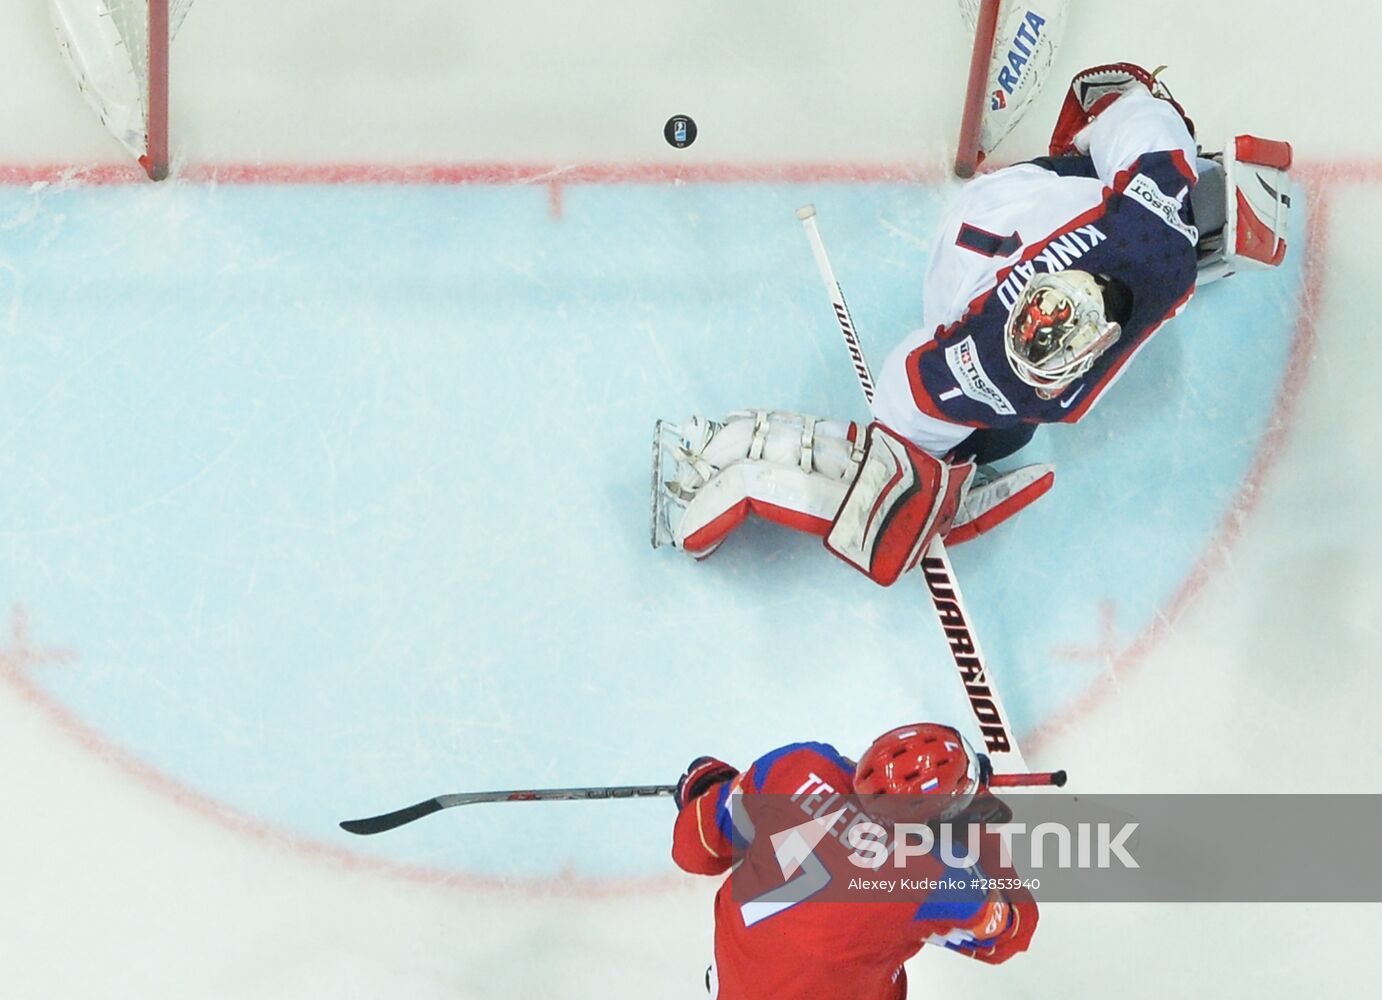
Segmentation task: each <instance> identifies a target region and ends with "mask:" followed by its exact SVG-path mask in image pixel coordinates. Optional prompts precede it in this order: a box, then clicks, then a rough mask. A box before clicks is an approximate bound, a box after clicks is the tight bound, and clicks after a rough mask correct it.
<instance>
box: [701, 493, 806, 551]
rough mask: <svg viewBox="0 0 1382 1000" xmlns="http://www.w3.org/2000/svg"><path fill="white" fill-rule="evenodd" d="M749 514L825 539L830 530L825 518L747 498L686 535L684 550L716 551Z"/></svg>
mask: <svg viewBox="0 0 1382 1000" xmlns="http://www.w3.org/2000/svg"><path fill="white" fill-rule="evenodd" d="M750 514H757V515H758V516H759V517H761V518H763V519H764V520H765V521H772V522H773V523H774V524H781V525H784V526H785V527H788V528H795V529H796V530H797V531H805V532H808V533H809V534H812V535H824V534H825V533H826V532H828V531H829V530H830V522H829V521H827V520H826V519H825V518H821V517H814V516H812V515H811V514H803V513H802V512H801V511H799V510H792V509H791V508H789V507H779V506H777V505H776V504H771V503H766V502H765V501H763V500H755V499H753V498H752V497H745V498H744V499H743V500H740V501H739V502H738V503H736V504H735V505H734V506H733V507H730V508H729V509H728V510H726V511H725V512H724V513H723V514H720V515H719V516H718V517H716V518H714V519H713V520H711V521H709V522H707V523H706V524H705V525H703V526H702V527H700V528H697V529H696V530H695V531H693V532H692V533H691V534H689V535H687V536H686V538H685V539H684V540H683V541H682V543H681V547H682V548H683V549H685V550H686V551H687V552H689V553H691V554H692V555H695V554H696V553H698V552H706V551H707V550H708V549H713V548H714V547H715V546H716V545H718V544H720V542H722V541H724V540H725V538H727V537H728V536H729V535H730V534H731V533H732V532H733V531H734V529H735V528H737V527H739V525H741V524H743V523H744V522H745V521H746V520H748V516H749V515H750ZM707 554H708V553H707Z"/></svg>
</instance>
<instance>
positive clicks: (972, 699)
mask: <svg viewBox="0 0 1382 1000" xmlns="http://www.w3.org/2000/svg"><path fill="white" fill-rule="evenodd" d="M797 218H798V219H800V220H801V224H802V225H803V226H804V227H805V229H806V236H807V239H809V240H810V241H811V251H812V253H814V254H815V257H816V267H817V268H818V269H819V270H820V273H821V280H822V281H823V282H824V283H825V290H826V294H827V295H829V296H830V304H831V306H832V307H833V308H834V311H835V320H836V322H838V323H839V324H840V332H841V333H842V334H844V338H845V347H846V348H848V350H849V356H850V359H851V360H852V361H853V362H854V374H855V377H856V378H858V380H859V388H860V389H862V390H863V391H864V398H865V399H867V400H868V401H869V403H870V404H872V403H873V375H872V374H871V373H870V372H869V366H868V362H867V361H866V360H865V358H864V350H863V347H862V346H861V345H860V344H859V334H858V333H857V332H856V331H855V329H854V321H853V319H851V318H850V315H849V307H848V306H847V305H845V297H844V293H843V292H842V291H841V290H840V283H839V282H838V281H837V280H835V272H834V269H833V268H831V266H830V258H829V257H828V256H826V252H825V242H824V241H823V240H822V239H821V233H820V229H819V228H818V227H817V225H816V206H814V205H803V206H802V207H801V208H799V209H797ZM921 571H922V578H923V579H924V580H925V582H926V589H927V590H928V591H929V592H930V594H931V603H932V604H933V605H934V606H935V609H936V617H937V618H938V619H939V621H940V626H941V629H942V631H944V632H945V638H946V644H947V645H948V646H949V647H950V656H951V658H952V659H953V660H954V661H955V668H956V669H957V670H958V671H959V672H960V683H961V684H963V685H964V689H965V695H966V696H967V697H968V698H969V707H970V710H971V711H973V713H974V718H975V721H977V722H978V724H979V732H980V733H981V734H982V735H983V738H984V749H985V750H986V751H987V752H988V754H989V756H990V757H991V758H993V760H994V761H995V762H999V761H1001V762H1003V763H1005V764H1009V766H1010V767H1011V768H1012V770H1014V771H1026V770H1027V765H1026V762H1025V761H1024V760H1023V758H1022V751H1021V750H1019V749H1018V748H1017V740H1016V739H1015V738H1014V737H1013V733H1012V726H1011V725H1010V724H1009V722H1008V713H1007V710H1006V709H1005V708H1004V707H1003V702H1002V699H1000V698H999V697H998V689H997V688H996V687H995V686H994V684H993V681H992V680H991V679H990V678H989V671H988V665H987V664H986V663H985V662H984V653H983V650H981V649H980V648H979V637H978V636H977V635H975V634H974V628H973V626H972V625H971V624H970V617H969V610H968V609H967V608H966V607H965V603H964V598H963V597H962V596H961V594H960V587H959V583H958V582H957V581H956V579H955V567H954V565H953V564H952V563H951V562H950V553H948V552H947V551H946V550H945V543H944V542H943V541H941V539H940V536H937V537H936V538H935V539H933V540H932V542H931V544H930V545H929V546H928V547H927V549H926V553H925V555H924V556H923V557H922V560H921Z"/></svg>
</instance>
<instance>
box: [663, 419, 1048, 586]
mask: <svg viewBox="0 0 1382 1000" xmlns="http://www.w3.org/2000/svg"><path fill="white" fill-rule="evenodd" d="M653 452H654V456H653V457H654V466H653V531H652V542H653V547H654V548H657V547H658V546H660V545H663V544H668V543H670V544H672V545H674V546H675V547H677V548H680V549H683V550H685V551H686V552H687V553H689V554H690V555H692V556H694V557H695V558H697V559H704V558H705V557H707V556H709V555H710V554H711V553H712V552H714V551H715V550H716V549H717V548H718V547H719V546H720V545H721V544H722V543H723V542H724V540H725V539H726V538H727V537H729V535H730V534H731V533H733V531H734V530H735V529H736V528H738V527H739V525H740V524H742V523H743V522H744V521H745V520H747V518H748V516H749V515H750V514H756V515H758V516H759V517H762V518H764V519H765V520H769V521H773V522H775V523H777V524H782V525H785V526H787V527H790V528H795V529H796V530H798V531H804V532H808V533H810V534H814V535H820V536H822V537H823V538H824V539H825V546H826V548H828V549H829V550H830V551H831V552H832V553H834V554H835V555H836V556H838V557H839V558H841V559H843V560H844V561H846V562H848V563H849V564H850V565H851V566H853V567H854V568H855V569H858V570H859V571H860V572H862V573H864V574H865V575H866V576H868V577H869V579H871V580H873V581H874V582H876V583H880V584H882V585H883V586H889V585H891V584H892V583H894V582H895V581H896V580H897V578H898V577H899V576H901V575H902V574H903V573H905V572H906V571H907V570H909V569H911V568H912V567H914V566H915V565H916V564H917V563H918V561H919V560H920V559H921V556H922V554H923V553H924V552H925V551H926V549H927V547H928V546H929V545H930V544H931V541H932V540H933V539H934V538H936V537H942V538H944V537H946V536H947V533H951V532H953V533H954V534H955V535H956V540H957V541H963V540H968V539H969V538H973V537H974V536H975V535H976V534H978V533H980V532H982V531H986V530H988V529H989V528H991V527H994V526H996V525H997V524H999V523H1001V522H1002V521H1004V520H1006V519H1007V518H1009V517H1011V516H1012V515H1013V514H1015V513H1017V511H1019V510H1021V509H1022V508H1023V507H1026V506H1028V505H1029V504H1031V503H1032V502H1033V501H1035V500H1036V499H1037V498H1038V497H1039V496H1041V494H1043V493H1045V492H1046V491H1047V489H1049V488H1050V486H1051V482H1052V479H1053V474H1052V472H1051V470H1050V468H1049V467H1047V466H1028V467H1026V468H1023V469H1018V470H1016V471H1015V472H1012V473H1009V474H1007V475H1006V476H999V477H997V478H995V479H992V480H989V481H988V482H986V483H985V484H983V485H982V486H980V487H977V488H971V486H972V484H973V481H974V475H975V470H974V466H973V464H972V463H969V462H963V463H959V464H953V465H952V464H950V463H947V462H945V461H944V460H942V459H939V458H936V457H935V456H933V455H931V454H929V453H927V452H926V451H923V450H922V449H920V448H918V447H917V446H916V445H914V444H912V443H911V442H910V441H907V440H906V439H904V438H902V437H901V436H899V435H897V434H895V433H894V432H892V431H891V430H889V429H888V428H887V427H886V426H884V425H883V424H881V423H876V422H875V423H873V424H871V425H869V427H868V428H867V429H866V431H864V432H863V433H861V432H860V429H859V426H858V425H857V424H853V423H840V422H836V421H827V420H818V419H817V418H815V417H808V416H803V415H801V414H797V413H789V412H783V411H769V410H743V411H739V412H737V413H732V414H730V415H729V417H727V418H726V419H725V420H724V421H723V422H720V421H712V420H706V419H705V418H703V417H693V418H691V419H690V420H689V421H687V422H686V423H685V424H683V425H682V426H681V427H673V426H672V425H671V424H668V423H667V422H665V421H659V422H658V425H657V431H656V434H655V438H654V443H653Z"/></svg>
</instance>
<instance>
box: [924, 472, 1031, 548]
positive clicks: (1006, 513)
mask: <svg viewBox="0 0 1382 1000" xmlns="http://www.w3.org/2000/svg"><path fill="white" fill-rule="evenodd" d="M1055 482H1056V470H1055V469H1054V468H1053V467H1051V466H1049V465H1024V466H1023V467H1022V468H1020V469H1014V470H1013V471H1012V472H1008V473H1005V474H1004V475H1001V476H998V477H997V478H996V479H991V480H989V481H988V482H986V483H981V484H979V485H977V486H974V487H972V488H971V489H970V490H969V491H968V492H967V493H966V494H965V497H964V500H963V501H962V502H961V503H960V509H959V512H958V513H957V514H956V515H955V521H954V523H953V524H952V525H951V528H950V530H949V531H948V532H947V533H946V535H945V544H946V545H963V544H964V543H965V542H968V541H971V540H973V539H975V538H978V537H979V536H980V535H982V534H983V533H984V532H986V531H992V530H993V529H994V528H996V527H998V525H1000V524H1002V523H1003V522H1004V521H1006V520H1008V519H1009V518H1011V517H1012V516H1013V515H1014V514H1016V513H1017V512H1018V511H1021V510H1025V509H1026V508H1028V507H1030V506H1031V505H1032V504H1034V503H1036V502H1037V501H1038V500H1039V499H1041V498H1042V497H1043V496H1045V495H1046V493H1047V492H1048V491H1050V489H1051V487H1052V486H1053V485H1055Z"/></svg>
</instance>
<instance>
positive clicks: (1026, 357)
mask: <svg viewBox="0 0 1382 1000" xmlns="http://www.w3.org/2000/svg"><path fill="white" fill-rule="evenodd" d="M1121 332H1122V328H1121V327H1120V326H1119V325H1118V324H1117V323H1114V322H1111V321H1109V320H1108V319H1107V318H1106V317H1105V315H1104V293H1103V290H1102V289H1101V288H1100V286H1099V283H1098V281H1096V280H1095V278H1094V276H1093V275H1092V274H1088V273H1087V272H1085V271H1060V272H1057V273H1054V274H1038V275H1036V276H1035V277H1034V278H1032V280H1031V281H1029V282H1027V287H1026V288H1024V289H1023V290H1022V295H1021V296H1020V297H1019V298H1018V300H1017V304H1016V305H1015V306H1013V309H1012V312H1011V313H1010V314H1009V315H1008V322H1007V325H1006V326H1005V327H1004V330H1003V334H1004V336H1003V346H1004V347H1005V348H1006V350H1007V353H1008V363H1009V364H1011V365H1012V370H1013V372H1014V373H1015V374H1016V375H1017V377H1018V378H1020V379H1021V380H1022V381H1023V382H1026V383H1027V384H1028V385H1030V386H1032V387H1033V388H1035V389H1036V390H1037V392H1038V393H1039V394H1040V395H1041V396H1043V397H1044V398H1046V399H1051V398H1053V397H1055V396H1056V395H1058V394H1059V393H1060V391H1061V390H1062V389H1064V388H1065V387H1066V386H1067V385H1069V384H1070V383H1071V382H1074V381H1075V380H1076V379H1077V378H1079V377H1080V376H1081V375H1083V374H1084V373H1085V372H1087V371H1089V369H1090V368H1091V367H1093V365H1094V362H1095V361H1096V360H1097V359H1098V357H1099V355H1101V354H1103V353H1104V351H1106V350H1108V349H1109V348H1110V347H1111V346H1113V343H1114V342H1115V341H1116V340H1117V339H1118V335H1119V334H1120V333H1121Z"/></svg>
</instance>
